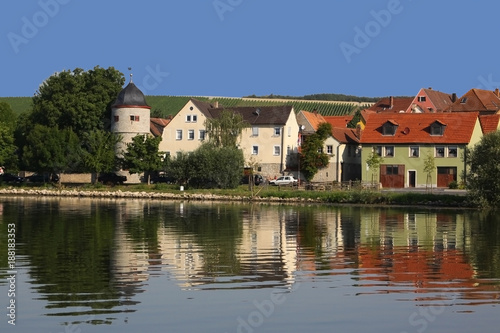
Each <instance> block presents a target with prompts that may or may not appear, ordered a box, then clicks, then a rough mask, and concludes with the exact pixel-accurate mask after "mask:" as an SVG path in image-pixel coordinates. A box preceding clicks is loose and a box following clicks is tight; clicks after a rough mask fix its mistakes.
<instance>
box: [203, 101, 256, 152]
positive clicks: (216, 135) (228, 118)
mask: <svg viewBox="0 0 500 333" xmlns="http://www.w3.org/2000/svg"><path fill="white" fill-rule="evenodd" d="M245 127H248V124H247V122H245V121H244V120H243V116H242V115H240V114H238V113H235V112H232V111H229V110H223V111H222V112H221V113H220V116H219V117H217V118H207V120H205V128H206V131H207V136H208V142H209V143H211V144H212V145H214V146H215V147H236V144H237V142H238V138H239V137H240V135H241V132H242V131H243V129H244V128H245Z"/></svg>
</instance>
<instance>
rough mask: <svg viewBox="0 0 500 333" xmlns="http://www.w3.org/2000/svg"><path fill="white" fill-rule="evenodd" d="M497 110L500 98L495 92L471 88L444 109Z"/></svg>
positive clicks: (458, 110) (455, 110) (493, 111)
mask: <svg viewBox="0 0 500 333" xmlns="http://www.w3.org/2000/svg"><path fill="white" fill-rule="evenodd" d="M498 110H500V98H499V97H498V96H497V94H496V93H495V92H493V91H490V90H483V89H471V90H469V91H468V92H466V93H465V95H463V96H462V97H461V98H459V99H457V101H456V102H455V103H453V104H452V105H451V106H450V107H448V108H447V109H446V110H445V111H451V112H475V111H479V112H481V113H496V112H497V111H498Z"/></svg>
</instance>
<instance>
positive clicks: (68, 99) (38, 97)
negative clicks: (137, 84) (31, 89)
mask: <svg viewBox="0 0 500 333" xmlns="http://www.w3.org/2000/svg"><path fill="white" fill-rule="evenodd" d="M124 83H125V78H124V76H123V74H122V73H121V72H119V71H117V70H116V69H114V68H113V67H110V68H108V69H104V68H101V67H99V66H96V67H94V69H91V70H88V71H84V70H83V69H81V68H76V69H74V70H73V71H69V70H66V71H62V72H59V73H56V74H53V75H52V76H50V77H49V78H48V79H47V80H45V81H44V82H43V83H42V84H41V85H40V87H39V89H38V91H37V93H36V94H35V96H34V97H33V111H32V113H31V115H30V120H31V123H33V124H40V125H45V126H48V127H56V126H57V127H59V128H71V129H72V130H73V132H75V133H76V134H77V135H78V136H79V137H81V136H82V134H83V133H86V132H90V131H92V130H94V129H105V128H106V124H108V123H109V118H110V114H111V113H110V112H111V104H112V103H113V102H114V100H115V99H116V96H118V94H119V93H120V91H121V90H122V86H123V84H124Z"/></svg>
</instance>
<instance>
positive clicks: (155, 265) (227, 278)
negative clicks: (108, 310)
mask: <svg viewBox="0 0 500 333" xmlns="http://www.w3.org/2000/svg"><path fill="white" fill-rule="evenodd" d="M169 205H170V206H167V205H166V206H160V208H158V206H155V204H151V203H144V202H142V203H141V202H132V201H127V202H124V203H122V204H121V206H120V207H121V208H120V212H119V213H118V216H117V223H116V228H117V231H116V240H115V243H116V244H117V245H116V247H115V260H114V264H115V267H114V270H115V274H116V276H117V278H118V279H119V280H120V281H122V282H125V281H127V280H128V281H130V282H132V281H134V282H138V281H145V280H147V279H149V278H151V276H152V275H153V276H154V275H168V276H170V277H171V278H175V279H176V280H177V281H179V285H180V286H181V288H183V289H189V290H193V289H195V290H198V289H204V290H206V289H211V290H213V289H244V288H270V287H277V286H278V287H285V288H292V286H293V284H295V283H296V282H301V281H307V280H308V279H309V278H311V277H316V276H318V275H321V276H323V277H324V276H325V275H346V276H349V280H351V281H354V282H353V283H354V285H353V286H354V287H360V293H379V292H384V293H391V292H401V290H403V289H404V290H405V291H406V292H409V290H413V292H414V293H416V294H426V293H436V292H439V291H440V290H443V289H446V290H455V291H456V292H457V293H460V295H457V297H459V298H462V299H474V300H476V301H480V302H482V304H483V303H485V302H498V295H499V294H498V283H490V284H488V283H481V281H479V280H478V278H477V268H475V266H474V264H473V262H474V260H472V259H471V258H470V257H468V256H467V255H466V254H467V253H468V249H469V247H470V242H471V233H472V231H471V230H470V229H471V223H470V221H468V220H467V218H466V215H464V214H461V213H453V212H451V211H450V212H445V213H438V212H433V211H428V210H425V211H420V212H418V211H416V212H411V211H410V212H409V211H408V210H397V209H386V208H380V209H379V208H366V209H362V210H361V209H359V208H336V207H319V206H318V207H294V206H272V205H251V204H248V205H236V204H217V203H182V202H176V203H171V204H169ZM152 221H155V223H156V224H154V225H155V226H156V230H155V233H156V235H155V237H156V238H155V239H152V238H151V237H150V235H149V236H148V237H146V238H142V239H141V238H137V237H136V238H134V237H131V236H130V232H131V229H130V226H131V225H136V226H135V228H145V227H146V225H147V224H148V223H152ZM127 225H128V226H129V227H128V229H127V227H126V226H127ZM140 225H142V227H139V226H140ZM160 272H161V273H160ZM497 278H498V277H497ZM299 279H300V280H301V281H298V280H299ZM419 297H420V296H419ZM422 297H423V295H422ZM429 297H431V296H429ZM471 302H472V301H471Z"/></svg>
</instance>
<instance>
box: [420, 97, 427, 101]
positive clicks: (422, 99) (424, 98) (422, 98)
mask: <svg viewBox="0 0 500 333" xmlns="http://www.w3.org/2000/svg"><path fill="white" fill-rule="evenodd" d="M426 100H427V98H426V97H425V96H418V101H419V102H425V101H426Z"/></svg>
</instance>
